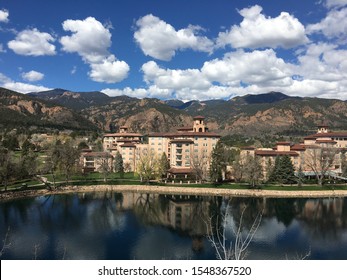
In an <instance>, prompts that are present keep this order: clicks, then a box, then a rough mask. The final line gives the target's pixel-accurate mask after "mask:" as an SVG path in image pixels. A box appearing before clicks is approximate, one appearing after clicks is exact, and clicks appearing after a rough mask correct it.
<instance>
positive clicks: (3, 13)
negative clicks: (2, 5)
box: [0, 9, 10, 23]
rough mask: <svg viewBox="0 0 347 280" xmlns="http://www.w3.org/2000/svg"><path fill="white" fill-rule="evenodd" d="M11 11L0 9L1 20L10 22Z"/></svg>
mask: <svg viewBox="0 0 347 280" xmlns="http://www.w3.org/2000/svg"><path fill="white" fill-rule="evenodd" d="M9 15H10V14H9V12H8V11H7V10H4V9H3V10H0V22H5V23H6V22H8V21H9V19H8V16H9Z"/></svg>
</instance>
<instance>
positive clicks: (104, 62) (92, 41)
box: [60, 17, 130, 83]
mask: <svg viewBox="0 0 347 280" xmlns="http://www.w3.org/2000/svg"><path fill="white" fill-rule="evenodd" d="M109 28H111V27H110V25H108V27H105V26H104V25H103V24H102V23H101V22H99V21H98V20H96V19H95V18H93V17H88V18H86V19H84V20H71V19H69V20H66V21H64V22H63V29H64V30H65V31H70V32H72V35H70V36H63V37H62V38H61V39H60V43H61V44H62V46H63V48H62V49H63V50H64V51H66V52H76V53H78V54H79V55H80V56H81V57H82V59H83V60H84V62H86V63H88V64H89V65H90V67H91V71H90V72H89V77H90V78H91V79H92V80H93V81H96V82H106V83H116V82H120V81H122V80H124V79H125V78H126V77H127V76H128V72H129V70H130V68H129V65H128V64H127V63H126V62H125V61H119V60H117V59H116V57H115V56H114V55H112V54H110V52H109V51H108V49H109V48H110V46H111V44H112V42H111V32H110V31H109Z"/></svg>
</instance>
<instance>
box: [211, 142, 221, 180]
mask: <svg viewBox="0 0 347 280" xmlns="http://www.w3.org/2000/svg"><path fill="white" fill-rule="evenodd" d="M223 155H224V149H223V146H222V144H221V143H220V142H218V143H217V145H216V146H215V147H214V148H213V151H212V155H211V165H210V179H211V182H213V183H218V182H221V181H222V171H223V164H224V162H223Z"/></svg>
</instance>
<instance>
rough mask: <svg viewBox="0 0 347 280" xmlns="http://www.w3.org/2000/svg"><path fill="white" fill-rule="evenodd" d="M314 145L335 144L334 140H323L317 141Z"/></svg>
mask: <svg viewBox="0 0 347 280" xmlns="http://www.w3.org/2000/svg"><path fill="white" fill-rule="evenodd" d="M316 143H331V144H336V143H337V142H336V141H334V140H328V139H327V140H325V139H317V140H316Z"/></svg>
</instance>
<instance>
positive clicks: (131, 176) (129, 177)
mask: <svg viewBox="0 0 347 280" xmlns="http://www.w3.org/2000/svg"><path fill="white" fill-rule="evenodd" d="M44 177H46V178H47V179H48V181H51V182H52V181H53V176H52V175H51V174H48V175H44ZM103 179H104V176H103V174H101V173H97V172H95V173H88V174H80V175H73V176H71V181H90V180H103ZM114 179H127V180H139V176H138V175H137V174H136V173H133V172H128V173H124V174H123V177H122V176H121V175H120V174H119V173H110V174H109V175H108V176H107V180H108V181H109V180H114ZM55 181H56V182H60V181H65V175H63V174H57V175H56V176H55Z"/></svg>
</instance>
